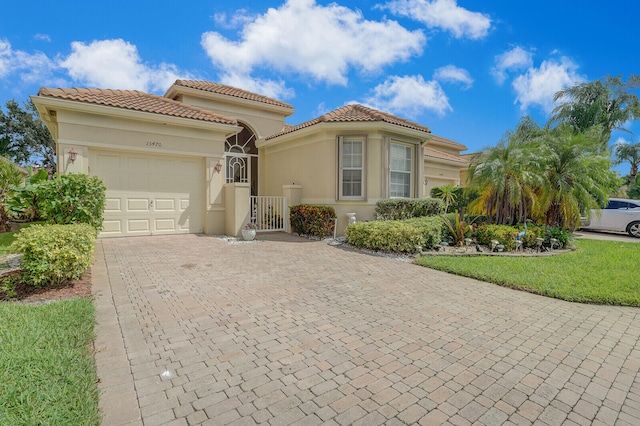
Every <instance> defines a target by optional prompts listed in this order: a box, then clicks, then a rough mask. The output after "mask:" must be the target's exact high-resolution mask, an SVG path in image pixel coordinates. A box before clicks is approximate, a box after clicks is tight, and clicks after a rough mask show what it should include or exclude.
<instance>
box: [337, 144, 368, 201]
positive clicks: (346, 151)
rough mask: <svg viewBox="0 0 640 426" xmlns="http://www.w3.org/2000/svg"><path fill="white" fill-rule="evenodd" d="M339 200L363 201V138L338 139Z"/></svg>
mask: <svg viewBox="0 0 640 426" xmlns="http://www.w3.org/2000/svg"><path fill="white" fill-rule="evenodd" d="M338 140H339V143H338V145H339V146H338V149H339V162H340V164H339V177H338V178H339V198H340V199H351V200H363V199H364V191H365V180H364V179H365V173H364V170H365V169H364V167H365V164H364V163H365V138H363V137H359V138H353V137H340V138H339V139H338Z"/></svg>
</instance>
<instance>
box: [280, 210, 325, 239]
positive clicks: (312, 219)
mask: <svg viewBox="0 0 640 426" xmlns="http://www.w3.org/2000/svg"><path fill="white" fill-rule="evenodd" d="M335 218H336V211H335V210H334V208H333V207H331V206H312V205H308V204H300V205H298V206H291V207H289V222H290V223H291V231H292V232H294V233H296V234H298V235H308V236H312V237H318V238H323V237H325V236H327V235H332V234H333V229H334V227H335Z"/></svg>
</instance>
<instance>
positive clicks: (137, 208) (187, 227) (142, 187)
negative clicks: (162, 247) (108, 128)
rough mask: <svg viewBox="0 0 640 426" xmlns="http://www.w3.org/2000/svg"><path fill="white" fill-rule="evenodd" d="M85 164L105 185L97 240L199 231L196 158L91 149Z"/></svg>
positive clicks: (200, 181)
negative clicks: (105, 198) (104, 202)
mask: <svg viewBox="0 0 640 426" xmlns="http://www.w3.org/2000/svg"><path fill="white" fill-rule="evenodd" d="M89 164H90V170H89V172H90V174H91V175H95V176H98V177H100V178H101V179H102V180H103V181H104V184H105V186H106V187H107V205H106V209H105V213H104V222H103V229H102V232H101V234H100V236H102V237H120V236H132V235H156V234H182V233H200V232H202V222H203V220H202V218H203V199H204V190H203V186H204V166H203V161H202V160H201V159H193V158H189V157H174V156H160V155H142V154H128V153H121V152H116V151H113V152H110V151H99V150H92V151H91V152H90V155H89Z"/></svg>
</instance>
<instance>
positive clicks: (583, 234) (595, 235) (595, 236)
mask: <svg viewBox="0 0 640 426" xmlns="http://www.w3.org/2000/svg"><path fill="white" fill-rule="evenodd" d="M574 235H575V236H576V238H587V239H591V240H607V241H622V242H626V243H640V238H634V237H632V236H630V235H629V234H627V233H626V232H625V233H622V232H598V231H587V230H586V229H581V230H579V231H576V232H575V233H574Z"/></svg>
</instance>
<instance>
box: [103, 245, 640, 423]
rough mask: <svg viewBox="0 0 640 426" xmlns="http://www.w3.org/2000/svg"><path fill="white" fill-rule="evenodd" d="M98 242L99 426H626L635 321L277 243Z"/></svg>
mask: <svg viewBox="0 0 640 426" xmlns="http://www.w3.org/2000/svg"><path fill="white" fill-rule="evenodd" d="M259 238H260V239H261V240H262V241H258V242H255V243H244V244H236V245H233V244H227V243H225V242H223V241H221V240H219V239H216V238H213V237H206V236H195V235H185V236H156V237H138V238H122V239H102V240H99V241H98V244H97V253H96V265H95V267H94V268H93V291H94V293H95V300H96V307H97V326H96V332H97V338H96V362H97V369H98V376H99V378H100V389H101V399H100V406H101V409H102V410H103V415H104V421H103V423H104V424H105V425H164V424H167V425H192V424H210V425H227V424H233V425H252V424H270V425H288V424H297V425H316V424H330V425H335V424H340V425H351V424H354V425H355V424H361V425H378V424H388V425H401V424H421V425H438V424H453V425H469V424H484V425H500V424H517V425H526V424H539V425H559V424H566V425H574V424H579V425H588V424H601V425H614V424H616V425H637V424H640V375H639V373H638V372H639V370H640V310H639V309H636V308H620V307H606V306H589V305H580V304H572V303H567V302H562V301H558V300H554V299H549V298H545V297H539V296H535V295H531V294H527V293H524V292H518V291H513V290H509V289H505V288H502V287H499V286H495V285H491V284H486V283H482V282H478V281H475V280H471V279H465V278H460V277H455V276H453V275H448V274H445V273H441V272H437V271H432V270H429V269H426V268H422V267H418V266H415V265H412V264H408V263H403V262H401V261H398V260H393V259H387V258H381V257H374V256H368V255H365V254H361V253H357V252H353V251H349V250H345V249H343V248H338V247H331V246H328V245H327V244H326V243H323V242H319V241H308V240H306V239H302V238H297V237H291V236H287V235H284V234H271V235H260V236H259Z"/></svg>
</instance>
